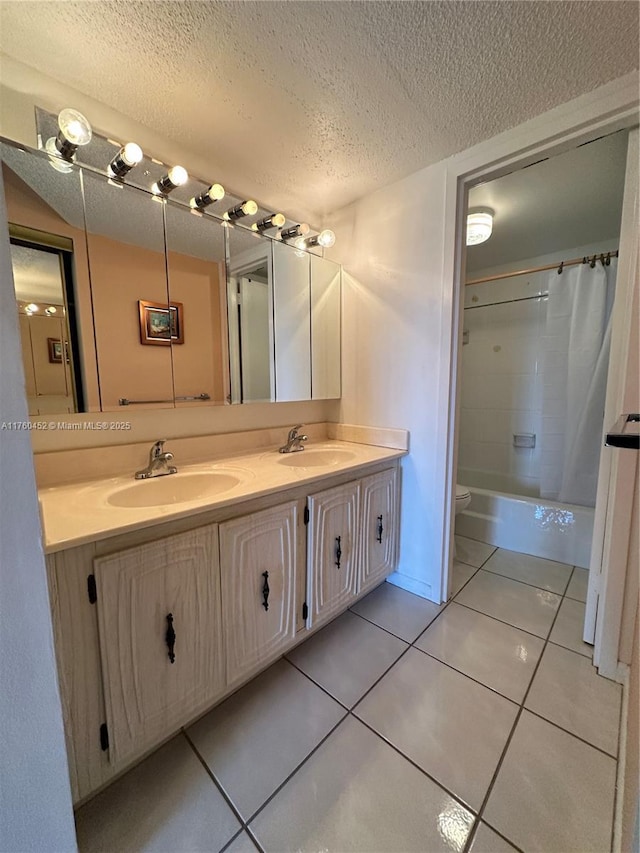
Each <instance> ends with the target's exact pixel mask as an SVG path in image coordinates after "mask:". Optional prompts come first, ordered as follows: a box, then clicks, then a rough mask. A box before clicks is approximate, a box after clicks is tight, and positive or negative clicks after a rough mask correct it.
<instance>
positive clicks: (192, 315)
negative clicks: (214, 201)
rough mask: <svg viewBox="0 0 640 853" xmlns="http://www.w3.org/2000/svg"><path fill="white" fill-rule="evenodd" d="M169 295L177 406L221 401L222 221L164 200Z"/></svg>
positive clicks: (225, 373)
mask: <svg viewBox="0 0 640 853" xmlns="http://www.w3.org/2000/svg"><path fill="white" fill-rule="evenodd" d="M165 233H166V245H167V269H168V274H169V296H170V301H171V303H172V304H179V305H181V306H182V312H181V313H182V321H181V322H182V329H181V330H180V331H181V337H182V340H181V342H180V343H178V341H177V339H176V338H174V339H172V342H171V350H172V360H173V388H174V394H175V401H176V406H201V405H202V403H203V402H206V403H208V404H209V405H212V404H215V405H223V404H224V403H226V401H227V397H228V395H229V368H228V364H229V358H228V348H227V321H226V295H225V267H224V263H225V246H224V233H225V228H223V226H222V223H221V222H219V221H218V220H216V219H214V218H213V217H211V216H206V215H203V214H201V213H195V212H194V211H192V210H188V209H186V208H184V207H180V206H178V205H175V204H173V203H172V202H170V201H169V202H167V204H166V207H165Z"/></svg>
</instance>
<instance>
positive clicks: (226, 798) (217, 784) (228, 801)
mask: <svg viewBox="0 0 640 853" xmlns="http://www.w3.org/2000/svg"><path fill="white" fill-rule="evenodd" d="M182 734H183V735H184V737H185V739H186V741H187V743H188V744H189V746H190V747H191V749H192V750H193V751H194V752H195V754H196V758H197V759H198V761H199V762H200V764H202V766H203V767H204V769H205V771H206V773H207V776H209V778H210V779H211V781H212V782H213V784H214V785H215V787H216V788H217V789H218V791H219V792H220V793H221V794H222V797H223V799H224V801H225V802H226V804H227V805H228V806H229V808H230V809H231V811H232V812H233V814H234V815H235V816H236V818H237V819H238V820H239V821H240V824H241V829H244V828H245V827H246V822H245V820H244V818H243V817H242V815H241V814H240V812H239V811H238V809H237V808H236V806H235V805H234V804H233V802H232V801H231V798H230V797H229V795H228V794H227V792H226V791H225V790H224V788H223V787H222V784H221V783H220V782H218V780H217V779H216V777H215V774H214V772H213V770H212V769H211V768H210V767H209V765H208V764H207V762H206V761H205V760H204V758H203V757H202V756H201V755H200V753H199V752H198V750H197V748H196V745H195V744H194V742H193V741H192V740H191V738H190V737H189V735H188V734H187V732H186V731H185V730H184V729H183V730H182ZM225 846H226V845H225Z"/></svg>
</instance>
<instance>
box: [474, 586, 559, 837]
mask: <svg viewBox="0 0 640 853" xmlns="http://www.w3.org/2000/svg"><path fill="white" fill-rule="evenodd" d="M560 603H561V604H562V600H561V601H560ZM559 612H560V606H558V609H557V610H556V612H555V613H554V615H553V621H552V623H551V627H550V629H549V632H548V634H547V637H546V639H545V641H544V646H543V647H542V651H541V653H540V657H539V658H538V661H537V663H536V665H535V668H534V670H533V675H532V676H531V681H530V682H529V686H528V687H527V689H526V691H525V694H524V696H523V698H522V702H521V703H520V707H519V709H518V713H517V714H516V718H515V720H514V721H513V726H512V727H511V731H510V732H509V736H508V738H507V742H506V743H505V745H504V748H503V750H502V753H501V755H500V758H499V759H498V764H497V766H496V769H495V770H494V773H493V776H492V777H491V781H490V782H489V787H488V788H487V792H486V794H485V795H484V799H483V801H482V805H481V806H480V810H479V811H478V821H480V820H482V816H483V815H484V810H485V809H486V807H487V803H488V802H489V797H490V796H491V792H492V791H493V788H494V786H495V783H496V780H497V778H498V775H499V773H500V770H501V769H502V765H503V763H504V760H505V757H506V755H507V752H508V751H509V747H510V746H511V741H512V740H513V737H514V735H515V731H516V729H517V727H518V724H519V722H520V719H521V718H522V714H523V712H524V709H525V708H524V706H525V702H526V701H527V698H528V696H529V693H530V692H531V687H532V685H533V682H534V681H535V679H536V675H537V674H538V670H539V669H540V664H541V663H542V659H543V657H544V653H545V651H546V648H547V645H548V643H549V636H550V635H551V632H552V631H553V627H554V625H555V623H556V620H557V618H558V613H559ZM527 710H528V709H527ZM470 846H471V845H470V838H468V839H467V843H466V844H465V846H464V849H463V851H462V853H469V850H470Z"/></svg>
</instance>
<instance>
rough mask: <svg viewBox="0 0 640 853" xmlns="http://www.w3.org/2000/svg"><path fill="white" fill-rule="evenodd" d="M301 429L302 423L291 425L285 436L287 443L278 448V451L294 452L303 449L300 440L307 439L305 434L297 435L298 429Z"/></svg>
mask: <svg viewBox="0 0 640 853" xmlns="http://www.w3.org/2000/svg"><path fill="white" fill-rule="evenodd" d="M299 429H302V424H298V426H294V427H292V429H290V430H289V435H288V436H287V443H286V444H285V446H284V447H281V448H280V453H295V452H296V451H297V450H304V447H303V445H302V444H301V442H303V441H306V440H307V436H306V435H298V430H299Z"/></svg>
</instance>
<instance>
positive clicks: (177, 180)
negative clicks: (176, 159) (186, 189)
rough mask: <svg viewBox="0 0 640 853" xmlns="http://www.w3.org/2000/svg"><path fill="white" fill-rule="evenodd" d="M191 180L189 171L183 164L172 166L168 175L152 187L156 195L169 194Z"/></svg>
mask: <svg viewBox="0 0 640 853" xmlns="http://www.w3.org/2000/svg"><path fill="white" fill-rule="evenodd" d="M188 180H189V173H188V172H187V170H186V169H185V168H183V167H182V166H172V167H171V168H170V169H169V171H168V172H167V174H166V175H163V176H162V177H161V178H160V180H159V181H158V182H157V183H155V184H154V185H153V186H152V187H151V191H152V192H154V193H155V194H156V195H169V193H170V192H173V190H175V189H177V188H178V187H181V186H183V185H184V184H186V183H187V181H188Z"/></svg>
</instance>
